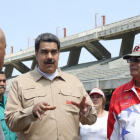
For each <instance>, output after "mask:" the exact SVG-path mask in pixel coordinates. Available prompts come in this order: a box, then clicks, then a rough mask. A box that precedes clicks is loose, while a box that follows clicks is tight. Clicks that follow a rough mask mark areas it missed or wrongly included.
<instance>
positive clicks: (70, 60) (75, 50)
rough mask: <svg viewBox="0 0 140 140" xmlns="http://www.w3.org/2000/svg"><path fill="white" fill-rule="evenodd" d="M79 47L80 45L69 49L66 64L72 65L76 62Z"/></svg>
mask: <svg viewBox="0 0 140 140" xmlns="http://www.w3.org/2000/svg"><path fill="white" fill-rule="evenodd" d="M81 48H82V47H78V48H76V47H74V48H72V49H71V50H70V54H69V58H68V62H67V66H73V65H77V64H78V61H79V57H80V53H81Z"/></svg>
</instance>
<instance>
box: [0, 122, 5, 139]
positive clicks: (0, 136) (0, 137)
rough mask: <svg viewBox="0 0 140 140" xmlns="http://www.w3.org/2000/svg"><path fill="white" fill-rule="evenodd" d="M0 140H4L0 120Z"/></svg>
mask: <svg viewBox="0 0 140 140" xmlns="http://www.w3.org/2000/svg"><path fill="white" fill-rule="evenodd" d="M0 140H5V137H4V133H3V130H2V127H1V120H0Z"/></svg>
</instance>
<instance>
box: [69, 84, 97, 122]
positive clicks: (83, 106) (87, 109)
mask: <svg viewBox="0 0 140 140" xmlns="http://www.w3.org/2000/svg"><path fill="white" fill-rule="evenodd" d="M81 84H82V83H81ZM81 94H82V95H83V98H82V100H81V102H79V103H77V102H74V101H71V103H72V104H73V105H76V106H77V107H78V108H79V109H80V110H81V111H80V122H81V123H82V124H83V125H84V124H88V125H92V124H94V123H95V122H96V119H97V115H96V109H95V106H94V105H93V103H92V101H91V99H90V97H89V95H88V94H87V92H86V91H85V89H84V87H83V84H82V86H81Z"/></svg>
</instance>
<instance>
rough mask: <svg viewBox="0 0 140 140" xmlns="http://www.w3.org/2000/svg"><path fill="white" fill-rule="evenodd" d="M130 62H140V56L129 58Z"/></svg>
mask: <svg viewBox="0 0 140 140" xmlns="http://www.w3.org/2000/svg"><path fill="white" fill-rule="evenodd" d="M130 62H135V63H139V62H140V58H139V57H134V58H129V59H127V63H130Z"/></svg>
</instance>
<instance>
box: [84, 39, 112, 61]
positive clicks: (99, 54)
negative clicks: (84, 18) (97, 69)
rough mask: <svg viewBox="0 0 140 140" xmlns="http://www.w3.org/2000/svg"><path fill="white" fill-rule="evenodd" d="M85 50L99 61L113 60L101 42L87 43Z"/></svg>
mask: <svg viewBox="0 0 140 140" xmlns="http://www.w3.org/2000/svg"><path fill="white" fill-rule="evenodd" d="M85 48H86V49H87V50H88V51H89V52H90V53H91V54H92V55H93V56H94V57H95V58H96V59H98V60H101V59H106V58H111V53H110V52H109V51H108V50H107V49H106V48H105V47H104V46H103V45H102V44H101V43H100V42H99V41H94V42H91V43H87V44H86V45H85Z"/></svg>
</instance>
